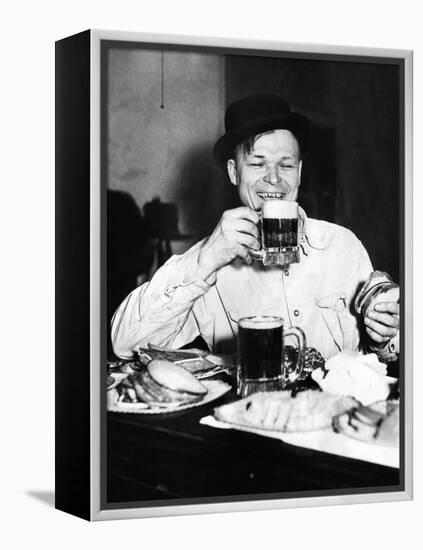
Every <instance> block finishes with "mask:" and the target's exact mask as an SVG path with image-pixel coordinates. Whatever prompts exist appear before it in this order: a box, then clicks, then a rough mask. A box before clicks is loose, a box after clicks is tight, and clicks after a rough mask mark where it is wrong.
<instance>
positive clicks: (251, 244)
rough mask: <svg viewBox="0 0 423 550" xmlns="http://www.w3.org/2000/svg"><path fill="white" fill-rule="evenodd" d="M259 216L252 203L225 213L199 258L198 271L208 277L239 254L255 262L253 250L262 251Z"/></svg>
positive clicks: (203, 276) (205, 243)
mask: <svg viewBox="0 0 423 550" xmlns="http://www.w3.org/2000/svg"><path fill="white" fill-rule="evenodd" d="M258 221H259V215H258V214H257V212H255V211H254V210H253V209H252V208H249V207H248V206H240V207H239V208H234V209H233V210H227V211H226V212H224V213H223V215H222V217H221V219H220V221H219V223H218V224H217V226H216V228H215V230H214V231H213V233H212V235H210V237H209V238H208V239H207V241H205V242H204V244H203V245H202V247H201V249H200V254H199V257H198V273H199V275H200V277H201V278H203V279H207V278H208V277H209V276H210V275H211V274H212V273H214V272H215V271H217V270H218V269H220V268H221V267H223V266H224V265H227V264H229V263H230V262H232V260H234V259H235V258H236V257H240V258H242V259H243V260H244V261H245V263H247V264H251V262H252V258H251V256H250V249H252V250H259V249H260V243H259V240H258V239H259V235H258V229H257V224H258Z"/></svg>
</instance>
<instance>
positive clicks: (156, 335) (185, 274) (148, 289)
mask: <svg viewBox="0 0 423 550" xmlns="http://www.w3.org/2000/svg"><path fill="white" fill-rule="evenodd" d="M201 244H202V242H200V243H197V244H196V245H194V246H193V247H192V248H191V249H189V250H188V251H187V252H186V253H185V254H183V255H180V256H172V257H171V258H170V259H169V260H168V261H167V262H166V263H165V264H164V265H163V266H162V267H161V268H160V269H158V271H157V272H156V273H155V275H154V276H153V278H152V279H151V281H150V282H147V283H145V284H144V285H142V286H140V287H138V288H136V289H135V290H134V291H133V292H131V294H130V295H129V296H128V297H127V298H126V299H125V300H124V301H123V302H122V304H121V305H120V306H119V308H118V309H117V310H116V312H115V314H114V316H113V319H112V323H111V339H112V344H113V350H114V352H115V354H116V355H117V356H118V357H121V358H122V359H129V358H131V357H133V355H134V352H136V350H137V349H138V347H140V346H142V347H145V346H147V345H148V344H149V343H151V344H155V345H159V346H163V347H180V346H181V345H183V344H186V343H188V342H190V341H192V340H194V338H195V337H196V336H198V335H199V330H198V322H199V320H198V319H196V318H195V317H194V315H193V313H192V308H193V304H194V302H195V301H196V300H197V299H198V298H199V297H200V296H203V295H204V294H205V293H206V292H207V291H208V290H209V289H210V288H211V286H212V285H214V284H215V283H216V274H213V275H211V276H210V277H209V278H208V279H207V280H206V281H204V280H202V279H201V278H199V277H198V275H197V265H198V252H199V248H200V246H201ZM200 321H201V320H200Z"/></svg>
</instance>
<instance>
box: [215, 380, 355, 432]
mask: <svg viewBox="0 0 423 550" xmlns="http://www.w3.org/2000/svg"><path fill="white" fill-rule="evenodd" d="M356 405H357V401H355V399H353V398H351V397H345V396H339V395H332V394H330V393H327V392H321V391H315V390H307V391H304V392H300V393H298V394H297V395H296V396H295V397H292V396H291V392H290V391H280V392H266V393H264V392H263V393H256V394H253V395H250V396H249V397H246V398H244V399H241V400H240V401H237V402H235V403H231V404H229V405H223V406H221V407H219V408H217V409H215V411H214V414H215V417H216V418H217V419H218V420H223V421H224V422H229V423H231V424H238V425H241V426H246V427H251V428H259V429H264V430H276V431H281V432H307V431H312V430H321V429H325V428H327V427H330V426H331V425H332V419H333V417H334V416H336V415H339V414H340V413H341V412H345V411H346V410H348V409H350V408H352V407H354V406H356Z"/></svg>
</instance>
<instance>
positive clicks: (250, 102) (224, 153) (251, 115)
mask: <svg viewBox="0 0 423 550" xmlns="http://www.w3.org/2000/svg"><path fill="white" fill-rule="evenodd" d="M225 130H226V133H225V134H224V135H223V136H222V137H221V138H219V139H218V140H217V142H216V144H215V146H214V149H213V156H214V158H215V160H216V162H217V163H219V164H226V162H227V161H228V160H229V159H230V158H233V156H234V149H235V147H236V146H237V145H239V144H240V143H242V142H243V141H245V140H246V139H248V138H250V137H253V136H256V135H259V134H262V133H264V132H268V131H270V130H289V131H290V132H292V134H293V135H294V136H295V137H296V139H297V141H298V144H299V146H300V150H301V153H302V154H304V153H306V151H307V148H308V139H309V122H308V119H307V118H306V117H305V116H303V115H301V114H299V113H295V112H292V111H291V109H290V106H289V104H288V103H287V102H286V101H285V99H283V97H281V96H278V95H271V94H257V95H250V96H247V97H244V98H242V99H239V100H238V101H235V102H234V103H232V104H231V105H229V107H228V108H227V110H226V114H225Z"/></svg>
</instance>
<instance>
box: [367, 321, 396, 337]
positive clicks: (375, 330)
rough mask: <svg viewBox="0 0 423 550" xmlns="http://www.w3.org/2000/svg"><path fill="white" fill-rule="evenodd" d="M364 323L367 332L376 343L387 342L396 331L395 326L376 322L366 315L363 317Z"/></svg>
mask: <svg viewBox="0 0 423 550" xmlns="http://www.w3.org/2000/svg"><path fill="white" fill-rule="evenodd" d="M364 324H365V325H366V331H367V334H368V335H369V336H370V338H371V339H372V340H374V341H375V342H378V343H382V342H387V341H388V340H390V339H391V338H392V337H393V336H395V335H396V334H397V332H398V329H397V328H395V327H391V326H386V325H384V324H382V323H378V322H377V321H373V320H372V319H369V318H368V317H365V319H364Z"/></svg>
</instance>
